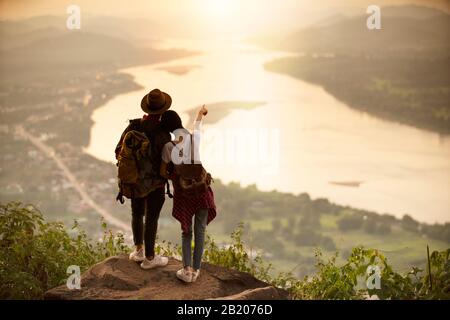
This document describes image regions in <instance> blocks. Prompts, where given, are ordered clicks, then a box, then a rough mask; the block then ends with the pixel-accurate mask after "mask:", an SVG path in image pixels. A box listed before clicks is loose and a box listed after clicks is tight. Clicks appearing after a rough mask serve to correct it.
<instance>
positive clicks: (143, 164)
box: [117, 130, 157, 199]
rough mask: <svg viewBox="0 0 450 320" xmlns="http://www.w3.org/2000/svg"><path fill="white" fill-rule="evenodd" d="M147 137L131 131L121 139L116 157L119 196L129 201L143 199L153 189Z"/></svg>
mask: <svg viewBox="0 0 450 320" xmlns="http://www.w3.org/2000/svg"><path fill="white" fill-rule="evenodd" d="M150 154H151V148H150V141H149V139H148V138H147V136H146V135H145V134H144V133H142V132H139V131H136V130H131V131H129V132H127V133H126V134H125V136H124V138H123V141H122V146H121V148H120V151H119V155H118V157H117V167H118V174H117V177H118V180H119V181H118V182H119V189H120V191H119V194H120V195H123V196H125V197H127V198H129V199H132V198H141V197H145V196H146V195H147V194H148V193H150V192H151V191H153V190H154V189H155V181H154V180H155V178H157V177H155V174H154V168H153V166H152V162H151V159H150Z"/></svg>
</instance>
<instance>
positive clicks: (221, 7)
mask: <svg viewBox="0 0 450 320" xmlns="http://www.w3.org/2000/svg"><path fill="white" fill-rule="evenodd" d="M202 7H203V11H204V13H205V14H206V15H208V16H211V17H213V18H227V16H230V15H231V14H232V13H233V11H234V10H235V9H236V1H235V0H203V1H202Z"/></svg>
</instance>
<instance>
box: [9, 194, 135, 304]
mask: <svg viewBox="0 0 450 320" xmlns="http://www.w3.org/2000/svg"><path fill="white" fill-rule="evenodd" d="M102 226H103V230H104V235H103V238H102V239H101V240H100V241H98V242H96V243H92V241H90V240H89V239H88V238H87V236H86V233H85V232H84V231H79V230H77V229H78V224H77V223H75V225H74V227H73V229H74V230H73V231H74V232H76V235H75V236H70V235H69V233H68V232H67V230H66V229H65V227H64V226H63V225H62V224H61V223H57V222H44V219H43V216H42V214H41V213H40V212H39V211H38V210H37V209H36V208H35V207H33V206H23V205H22V204H21V203H18V202H10V203H8V204H6V205H4V204H0V279H1V281H0V299H41V298H42V297H43V293H44V292H45V291H46V290H48V289H50V288H52V287H55V286H57V285H60V284H62V283H63V282H64V281H65V279H67V277H68V275H67V274H66V271H67V267H68V266H70V265H77V266H79V267H80V269H81V271H82V272H83V271H84V270H86V269H87V268H88V267H90V266H91V265H93V264H95V263H97V262H99V261H101V260H103V259H105V258H106V257H109V256H112V255H116V254H118V253H120V252H125V251H127V250H128V248H127V247H126V246H125V244H124V238H123V236H122V235H121V234H117V235H114V234H113V233H112V232H110V231H107V229H106V224H104V223H103V225H102Z"/></svg>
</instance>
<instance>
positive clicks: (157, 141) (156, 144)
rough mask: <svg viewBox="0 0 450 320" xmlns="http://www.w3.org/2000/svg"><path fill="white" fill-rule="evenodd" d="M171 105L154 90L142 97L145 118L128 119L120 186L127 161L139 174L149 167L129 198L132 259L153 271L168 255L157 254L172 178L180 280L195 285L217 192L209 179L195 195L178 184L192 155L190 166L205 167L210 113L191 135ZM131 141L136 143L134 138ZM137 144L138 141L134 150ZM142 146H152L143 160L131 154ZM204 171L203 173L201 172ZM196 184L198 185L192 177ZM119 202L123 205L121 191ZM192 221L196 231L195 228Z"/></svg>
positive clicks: (197, 121)
mask: <svg viewBox="0 0 450 320" xmlns="http://www.w3.org/2000/svg"><path fill="white" fill-rule="evenodd" d="M171 104H172V99H171V97H170V96H169V95H168V94H167V93H165V92H162V91H160V90H159V89H154V90H152V91H151V92H150V93H148V94H147V95H145V96H144V97H143V99H142V101H141V108H142V110H143V111H144V112H145V115H144V116H143V117H142V118H140V119H134V120H130V124H129V125H128V127H127V128H126V129H125V131H124V132H123V134H122V136H121V138H120V141H119V143H118V145H117V147H116V150H115V152H116V159H117V160H118V166H119V186H121V184H120V183H121V182H120V176H121V172H120V170H121V165H122V166H125V165H126V163H125V162H126V161H133V160H136V163H135V164H136V167H137V168H138V169H140V170H141V171H142V168H143V167H145V168H149V169H148V170H147V173H145V174H141V175H145V179H144V178H143V179H141V180H138V181H140V182H139V183H138V184H141V185H144V184H145V190H146V191H145V192H144V193H138V192H136V193H134V194H133V193H131V196H129V195H128V196H127V197H129V198H131V213H132V216H131V227H132V232H133V241H134V245H135V249H134V251H133V252H132V253H131V254H130V260H133V261H136V262H139V263H140V265H141V268H143V269H152V268H156V267H162V266H165V265H167V263H168V258H167V257H163V256H160V255H156V254H155V240H156V233H157V229H158V219H159V215H160V212H161V209H162V207H163V204H164V201H165V192H164V186H165V185H167V194H168V195H169V197H172V195H171V194H170V191H169V185H168V180H171V181H172V184H173V186H174V195H173V209H172V216H173V217H174V218H175V219H177V220H178V221H179V222H180V223H181V229H182V235H181V238H182V259H183V268H182V269H180V270H178V271H177V273H176V276H177V277H178V278H179V279H180V280H182V281H185V282H194V281H196V280H197V278H198V276H199V274H200V267H201V260H202V255H203V246H204V240H205V229H206V225H207V224H208V223H209V222H210V221H211V220H213V219H214V217H215V216H216V207H215V203H214V194H213V191H212V189H211V187H210V186H209V184H210V183H209V182H210V181H209V182H208V184H205V187H204V190H203V189H202V192H195V194H188V193H187V192H184V191H185V189H184V187H185V186H183V185H181V184H180V183H179V182H180V180H182V179H181V174H182V173H180V172H182V170H181V169H183V168H182V166H183V164H188V163H189V164H190V160H191V159H192V156H193V155H194V154H195V156H194V157H193V158H194V159H196V161H195V163H196V164H193V163H194V161H192V162H191V163H192V164H193V165H192V166H197V167H198V166H199V165H200V167H201V164H200V162H199V157H198V154H199V153H198V150H199V143H200V135H201V133H200V131H201V124H202V119H203V117H204V116H205V115H206V114H207V112H208V110H207V109H206V108H205V106H203V107H202V108H200V110H199V111H198V114H197V117H196V119H195V124H194V130H193V133H192V134H191V133H190V132H189V131H188V130H187V129H185V128H184V127H183V124H182V121H181V118H180V117H179V115H178V114H177V113H176V112H175V111H173V110H169V108H170V106H171ZM171 135H172V136H174V137H175V138H174V140H172V139H171ZM133 137H134V138H135V139H134V140H132V138H133ZM136 138H142V139H141V140H140V141H144V142H143V143H136V142H135V141H138V140H139V139H136ZM133 141H134V142H133ZM133 143H135V145H134V146H133ZM143 145H147V146H148V152H147V149H146V151H145V156H143V157H141V156H140V155H139V153H137V154H138V155H137V156H136V155H135V154H133V150H138V149H139V148H141V147H142V146H143ZM133 147H134V149H133ZM128 149H129V150H131V151H130V154H132V156H128V157H127V156H126V155H124V153H125V151H124V150H128ZM127 158H128V160H127ZM130 159H131V160H130ZM139 159H140V160H141V162H140V160H139ZM180 160H181V161H180ZM142 161H144V163H142ZM124 163H125V164H124ZM201 168H202V167H201ZM176 169H180V170H176ZM188 169H189V168H188ZM202 170H203V172H204V173H205V171H204V169H203V168H202ZM137 171H139V170H137ZM137 171H136V172H137ZM188 171H189V170H188ZM194 171H198V170H194ZM208 176H209V174H208ZM209 177H210V176H209ZM183 181H184V180H183ZM192 181H193V182H195V180H194V179H193V180H192ZM138 187H139V188H140V187H142V186H138ZM136 194H138V196H133V195H136ZM118 200H121V202H122V203H123V197H122V189H121V191H120V192H119V195H118ZM193 219H194V227H193V228H192V220H193ZM192 230H194V241H195V243H194V250H193V255H192V247H191V244H192ZM192 256H193V257H192Z"/></svg>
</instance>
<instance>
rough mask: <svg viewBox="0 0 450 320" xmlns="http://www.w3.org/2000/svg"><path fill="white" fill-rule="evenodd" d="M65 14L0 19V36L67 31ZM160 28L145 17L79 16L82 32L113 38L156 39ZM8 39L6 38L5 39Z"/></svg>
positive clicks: (3, 40)
mask: <svg viewBox="0 0 450 320" xmlns="http://www.w3.org/2000/svg"><path fill="white" fill-rule="evenodd" d="M66 19H67V16H52V15H46V16H36V17H31V18H28V19H23V20H3V21H0V36H1V37H2V42H5V38H4V36H7V35H9V36H11V35H20V36H21V37H22V36H24V35H26V34H28V33H34V32H37V31H41V30H46V29H53V30H55V29H59V30H60V31H68V30H67V28H66ZM160 30H161V28H158V25H157V24H156V23H154V22H152V21H150V20H147V19H127V18H118V17H111V16H101V15H91V14H83V15H82V17H81V30H80V31H83V32H89V33H96V34H102V35H109V36H113V37H115V38H122V39H128V40H130V41H132V40H133V39H139V38H145V39H156V38H158V35H157V34H156V33H157V32H156V31H158V33H159V32H160ZM7 40H8V39H7Z"/></svg>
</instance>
